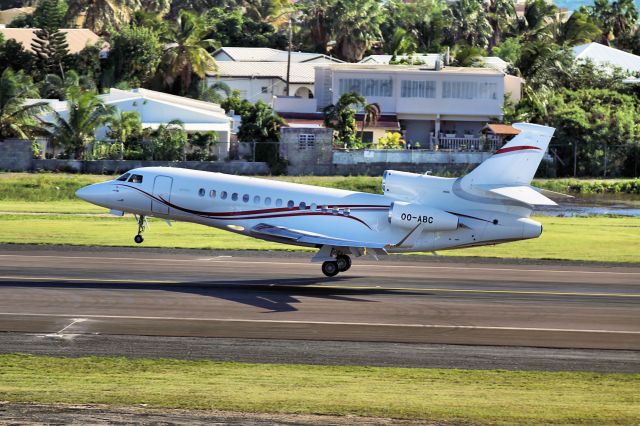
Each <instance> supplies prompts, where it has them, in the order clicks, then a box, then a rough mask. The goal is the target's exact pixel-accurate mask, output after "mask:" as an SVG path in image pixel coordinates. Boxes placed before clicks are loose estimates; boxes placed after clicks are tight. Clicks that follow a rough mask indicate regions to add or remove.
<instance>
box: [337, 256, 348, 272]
mask: <svg viewBox="0 0 640 426" xmlns="http://www.w3.org/2000/svg"><path fill="white" fill-rule="evenodd" d="M336 262H337V263H338V270H339V271H340V272H346V271H348V270H349V268H351V258H350V257H349V256H347V255H346V254H341V255H338V257H336Z"/></svg>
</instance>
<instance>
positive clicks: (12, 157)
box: [0, 139, 33, 171]
mask: <svg viewBox="0 0 640 426" xmlns="http://www.w3.org/2000/svg"><path fill="white" fill-rule="evenodd" d="M32 157H33V150H32V149H31V141H25V140H20V139H6V140H3V141H0V170H11V171H22V170H29V168H30V167H31V159H32Z"/></svg>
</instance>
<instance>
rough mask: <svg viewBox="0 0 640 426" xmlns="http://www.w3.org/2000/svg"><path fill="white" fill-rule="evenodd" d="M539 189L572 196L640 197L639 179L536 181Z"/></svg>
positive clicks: (535, 183)
mask: <svg viewBox="0 0 640 426" xmlns="http://www.w3.org/2000/svg"><path fill="white" fill-rule="evenodd" d="M533 184H534V185H535V186H537V187H539V188H543V189H548V190H550V191H555V192H561V193H563V194H572V195H581V196H588V195H597V194H628V195H640V179H537V180H535V181H534V182H533Z"/></svg>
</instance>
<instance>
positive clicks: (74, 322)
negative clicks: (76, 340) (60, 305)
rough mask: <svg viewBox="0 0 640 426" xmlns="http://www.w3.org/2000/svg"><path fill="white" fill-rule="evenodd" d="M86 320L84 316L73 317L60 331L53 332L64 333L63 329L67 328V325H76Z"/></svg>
mask: <svg viewBox="0 0 640 426" xmlns="http://www.w3.org/2000/svg"><path fill="white" fill-rule="evenodd" d="M86 320H87V319H86V318H73V320H72V321H71V323H70V324H69V325H67V326H65V327H64V328H63V329H62V330H60V331H56V333H55V334H63V333H64V331H65V330H66V329H67V328H69V327H71V326H73V325H76V324H78V323H79V322H85V321H86Z"/></svg>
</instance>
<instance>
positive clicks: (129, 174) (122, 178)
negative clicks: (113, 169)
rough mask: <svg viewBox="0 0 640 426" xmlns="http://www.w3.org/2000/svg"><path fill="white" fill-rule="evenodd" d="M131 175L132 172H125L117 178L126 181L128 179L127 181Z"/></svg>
mask: <svg viewBox="0 0 640 426" xmlns="http://www.w3.org/2000/svg"><path fill="white" fill-rule="evenodd" d="M129 176H131V173H125V174H123V175H122V176H120V177H119V178H118V179H116V180H119V181H121V182H126V181H127V179H129Z"/></svg>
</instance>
